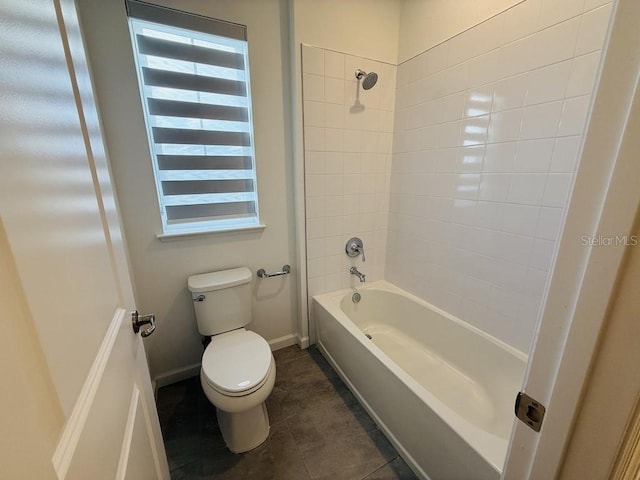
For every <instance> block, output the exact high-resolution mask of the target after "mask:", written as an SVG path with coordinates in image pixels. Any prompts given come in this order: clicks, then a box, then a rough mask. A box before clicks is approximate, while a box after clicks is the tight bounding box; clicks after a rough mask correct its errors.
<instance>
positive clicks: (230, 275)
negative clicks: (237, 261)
mask: <svg viewBox="0 0 640 480" xmlns="http://www.w3.org/2000/svg"><path fill="white" fill-rule="evenodd" d="M250 281H251V270H249V269H248V268H247V267H239V268H232V269H230V270H221V271H219V272H210V273H203V274H200V275H191V276H190V277H189V278H188V279H187V285H188V287H189V291H191V292H192V293H201V292H211V291H214V290H221V289H223V288H230V287H235V286H237V285H242V284H244V283H249V282H250Z"/></svg>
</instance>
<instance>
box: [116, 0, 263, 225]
mask: <svg viewBox="0 0 640 480" xmlns="http://www.w3.org/2000/svg"><path fill="white" fill-rule="evenodd" d="M127 10H128V13H129V23H130V31H131V36H132V44H133V48H134V52H135V58H136V66H137V72H138V80H139V84H140V91H141V96H142V101H143V105H144V113H145V120H146V124H147V132H148V136H149V144H150V149H151V154H152V158H153V164H154V171H155V177H156V185H157V190H158V199H159V203H160V211H161V216H162V223H163V228H164V233H166V234H171V233H189V232H198V231H208V230H226V229H231V228H241V227H247V226H254V225H258V224H259V219H258V199H257V190H256V178H255V167H254V165H255V163H254V149H253V127H252V122H251V95H250V88H249V68H248V58H247V42H246V29H245V27H244V26H241V25H236V24H232V23H227V22H222V21H219V20H214V19H209V18H205V17H200V16H196V15H190V14H186V13H183V12H177V11H175V10H169V9H165V8H162V7H157V6H153V5H149V4H146V3H143V2H137V1H131V0H129V1H127Z"/></svg>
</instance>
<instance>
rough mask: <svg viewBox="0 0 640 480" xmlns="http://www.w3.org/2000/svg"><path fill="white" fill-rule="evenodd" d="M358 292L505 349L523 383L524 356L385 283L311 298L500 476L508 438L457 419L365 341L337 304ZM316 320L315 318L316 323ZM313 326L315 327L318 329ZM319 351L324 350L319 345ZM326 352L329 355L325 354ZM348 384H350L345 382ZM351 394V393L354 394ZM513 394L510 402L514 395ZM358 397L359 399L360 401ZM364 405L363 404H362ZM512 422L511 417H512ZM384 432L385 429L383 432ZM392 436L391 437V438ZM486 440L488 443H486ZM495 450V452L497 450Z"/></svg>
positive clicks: (370, 343) (422, 387)
mask: <svg viewBox="0 0 640 480" xmlns="http://www.w3.org/2000/svg"><path fill="white" fill-rule="evenodd" d="M361 290H379V291H387V292H391V293H394V294H398V295H401V296H404V297H406V298H408V299H409V300H410V301H413V302H416V303H418V304H419V305H421V306H423V307H424V308H428V309H430V310H432V311H434V312H435V313H437V314H439V315H442V316H443V317H445V318H446V319H448V320H450V321H452V322H454V323H455V324H457V325H459V326H461V327H462V328H466V329H468V330H470V331H471V332H473V333H475V334H477V335H479V336H480V337H481V338H483V339H485V340H487V341H489V342H491V343H492V344H494V345H495V346H496V347H497V348H500V349H502V350H505V351H506V352H507V353H509V354H511V355H513V357H514V358H515V359H516V360H519V361H521V362H523V379H522V380H523V381H524V372H525V370H526V365H527V361H528V355H526V354H525V353H523V352H521V351H520V350H518V349H516V348H515V347H513V346H511V345H509V344H507V343H505V342H503V341H502V340H500V339H498V338H495V337H493V336H492V335H490V334H488V333H486V332H484V331H482V330H480V329H479V328H477V327H474V326H473V325H470V324H469V323H467V322H465V321H464V320H461V319H459V318H457V317H455V316H453V315H451V314H450V313H448V312H445V311H444V310H442V309H440V308H438V307H436V306H434V305H433V304H431V303H429V302H427V301H425V300H423V299H421V298H419V297H417V296H415V295H413V294H411V293H409V292H407V291H405V290H403V289H401V288H399V287H397V286H396V285H393V284H392V283H390V282H388V281H386V280H379V281H376V282H372V283H370V284H365V285H358V286H356V287H355V288H346V289H341V290H337V291H334V292H328V293H323V294H319V295H315V296H314V297H313V301H315V302H317V303H318V304H319V306H321V307H323V308H324V309H325V310H326V311H327V313H329V314H330V315H331V316H333V317H334V318H336V321H338V322H339V323H341V324H342V325H343V326H344V328H345V329H346V330H347V331H348V332H349V333H350V334H351V335H352V336H353V337H354V338H355V339H356V341H358V342H360V343H361V344H362V345H364V347H365V348H366V349H368V350H370V351H371V353H372V355H374V356H376V357H377V358H378V359H379V360H380V361H381V362H382V363H383V364H384V365H385V366H386V367H387V368H388V369H389V370H391V372H392V373H393V374H395V375H396V376H397V377H398V378H400V379H401V380H402V382H403V383H404V384H405V385H407V388H409V390H410V391H411V393H413V394H414V395H416V396H418V397H419V398H422V399H423V401H424V402H425V403H426V404H427V405H428V407H429V408H430V409H431V410H433V412H434V413H435V414H436V415H437V416H438V417H439V418H440V419H441V420H442V421H443V422H445V423H446V424H448V425H449V426H450V428H451V429H452V430H453V431H454V432H455V433H456V434H457V435H458V436H459V437H460V438H462V439H463V440H464V441H465V442H466V443H467V444H468V445H469V446H470V447H471V448H472V449H473V450H474V451H475V452H477V453H478V454H479V455H480V456H481V457H482V458H483V459H484V460H485V461H486V462H487V463H488V464H489V465H490V466H491V467H492V468H493V469H494V470H495V471H496V472H498V474H501V473H502V469H503V467H504V461H505V459H506V453H507V449H508V445H509V440H510V437H509V436H507V438H501V437H498V436H496V435H494V434H491V433H489V432H486V431H485V430H483V429H481V428H480V427H479V426H477V425H474V424H473V423H471V422H469V421H468V420H466V419H465V418H463V417H461V416H460V415H459V414H458V413H457V412H455V411H454V410H452V409H451V408H450V407H448V406H447V405H446V404H445V403H443V402H442V401H441V400H440V399H439V398H438V397H436V396H435V395H434V394H433V393H431V392H430V391H429V390H428V389H427V388H426V387H424V386H423V385H421V384H420V383H419V382H417V381H416V380H415V379H414V378H413V377H412V376H411V375H409V374H408V373H407V372H406V371H405V370H404V369H402V368H401V367H400V366H399V365H398V364H396V362H394V361H393V359H391V358H390V357H389V356H388V355H387V354H386V353H385V352H384V351H382V350H381V349H380V348H379V347H378V346H376V345H375V344H374V343H373V342H371V341H369V340H368V339H367V337H366V336H365V334H364V332H363V331H362V330H361V329H360V328H359V327H358V326H357V325H356V324H355V323H354V322H353V321H352V320H351V319H350V318H349V317H348V315H347V314H346V313H345V312H344V311H343V310H342V308H341V306H340V302H341V301H342V299H343V298H345V296H348V295H350V294H353V293H354V292H356V291H361ZM318 320H319V319H316V321H318ZM318 326H319V325H318V324H316V328H318ZM316 338H317V342H318V344H319V345H321V344H322V342H321V339H320V336H319V334H318V335H317V336H316ZM322 348H323V350H324V351H326V348H324V346H322ZM327 353H329V352H327ZM347 383H350V382H347ZM354 393H355V392H354ZM516 393H517V392H514V402H515V395H516ZM360 398H361V397H359V399H360ZM364 403H366V401H365V402H364ZM513 420H515V416H514V417H513ZM387 432H388V429H385V433H387ZM392 436H393V435H392ZM487 440H489V442H487ZM498 449H499V450H498Z"/></svg>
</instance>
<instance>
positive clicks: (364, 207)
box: [302, 46, 462, 298]
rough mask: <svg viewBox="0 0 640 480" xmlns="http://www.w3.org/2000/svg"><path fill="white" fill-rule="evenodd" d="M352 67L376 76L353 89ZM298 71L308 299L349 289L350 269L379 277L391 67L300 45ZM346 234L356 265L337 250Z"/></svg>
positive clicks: (390, 129) (391, 115) (386, 184)
mask: <svg viewBox="0 0 640 480" xmlns="http://www.w3.org/2000/svg"><path fill="white" fill-rule="evenodd" d="M358 68H360V69H362V70H365V71H367V72H369V71H374V72H376V73H378V82H377V84H376V85H375V87H374V88H372V89H370V90H362V88H360V86H359V85H358V82H356V78H355V70H356V69H358ZM302 69H303V99H304V112H303V113H304V145H305V191H306V192H305V193H306V231H307V262H308V264H307V272H308V292H309V298H311V296H313V295H316V294H318V293H323V292H326V291H332V290H337V289H341V288H346V287H349V286H352V285H354V284H356V283H357V282H358V280H357V279H356V277H354V276H353V275H350V274H349V272H348V270H349V268H350V267H351V266H352V265H356V266H357V267H358V269H359V270H360V271H362V272H363V273H364V274H366V276H367V281H375V280H379V279H381V278H383V276H384V269H385V266H384V262H385V249H386V239H387V235H386V231H387V214H388V203H389V172H390V168H391V152H392V144H393V122H394V104H395V92H396V66H395V65H389V64H385V63H381V62H376V61H373V60H370V59H365V58H360V57H354V56H351V55H346V54H343V53H339V52H334V51H330V50H325V49H322V48H316V47H310V46H303V49H302ZM460 108H462V107H460ZM354 236H357V237H360V238H361V239H362V240H363V242H364V247H365V254H366V261H365V262H364V263H363V262H362V257H358V258H356V259H351V258H348V257H347V256H346V254H345V253H344V248H345V244H346V242H347V240H348V239H349V238H351V237H354Z"/></svg>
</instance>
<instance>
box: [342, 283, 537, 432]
mask: <svg viewBox="0 0 640 480" xmlns="http://www.w3.org/2000/svg"><path fill="white" fill-rule="evenodd" d="M385 284H386V282H379V283H378V287H377V288H376V287H371V288H363V289H361V290H359V293H360V295H361V300H360V302H358V303H354V302H352V300H351V294H350V293H347V294H346V295H344V296H343V297H342V299H341V301H340V309H341V310H342V311H343V312H344V313H345V314H346V316H347V317H348V318H349V319H350V320H351V321H352V322H353V323H354V324H355V325H356V326H357V327H358V328H359V329H360V330H362V332H363V333H364V334H365V335H367V336H368V337H370V338H369V340H370V341H371V342H372V343H373V344H374V345H375V346H376V347H377V348H379V349H380V350H381V351H382V352H383V353H384V354H385V355H387V356H388V357H389V358H390V359H392V360H393V362H394V363H396V364H397V365H398V366H399V367H400V368H401V369H402V370H404V371H405V372H406V373H407V374H408V375H409V376H410V377H411V378H413V379H414V380H415V381H416V382H417V383H418V384H420V385H421V386H423V387H424V388H425V389H426V390H427V391H429V392H430V393H431V394H432V395H434V396H435V397H436V398H437V399H438V400H439V401H440V402H441V403H443V404H444V405H446V407H447V408H449V409H451V410H453V411H454V412H455V413H456V414H457V415H459V416H460V417H462V418H463V419H465V420H466V421H467V422H469V423H471V424H473V425H475V426H477V427H478V428H480V429H482V430H484V431H485V432H487V433H488V434H490V435H494V436H496V437H498V438H500V439H502V440H504V441H505V442H506V441H507V440H508V437H509V434H510V431H511V426H512V423H513V402H514V399H515V394H516V392H517V391H518V389H519V387H520V385H521V383H522V379H523V376H524V369H525V365H526V357H525V356H524V354H522V353H521V352H518V351H516V350H514V349H513V348H511V347H509V346H507V345H505V344H503V343H502V342H500V341H499V340H497V339H494V338H492V337H490V336H488V335H486V334H485V333H483V332H481V331H479V330H477V329H475V328H473V327H471V326H469V325H467V324H466V323H464V322H462V321H460V320H458V319H457V318H455V317H452V316H451V315H449V314H447V313H446V312H443V311H440V310H438V309H436V308H435V307H433V306H428V304H427V305H425V302H424V301H422V300H420V299H418V298H417V297H416V298H411V295H409V294H407V293H406V292H402V293H401V294H399V292H397V291H393V290H390V289H392V286H391V285H390V284H386V285H385Z"/></svg>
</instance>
